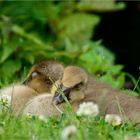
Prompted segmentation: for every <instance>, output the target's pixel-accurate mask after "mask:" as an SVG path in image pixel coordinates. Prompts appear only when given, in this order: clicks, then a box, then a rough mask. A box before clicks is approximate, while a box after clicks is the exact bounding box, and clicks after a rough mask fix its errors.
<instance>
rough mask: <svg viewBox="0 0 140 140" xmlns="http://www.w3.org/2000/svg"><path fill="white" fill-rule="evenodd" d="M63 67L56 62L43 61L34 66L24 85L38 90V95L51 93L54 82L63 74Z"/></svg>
mask: <svg viewBox="0 0 140 140" xmlns="http://www.w3.org/2000/svg"><path fill="white" fill-rule="evenodd" d="M63 69H64V67H63V65H62V64H61V63H59V62H56V61H42V62H40V63H38V64H36V65H34V66H33V67H32V68H31V70H30V72H29V74H28V77H27V79H26V80H25V81H24V82H23V84H24V85H27V86H29V87H30V88H32V89H34V90H36V91H37V92H38V93H43V92H50V89H51V87H52V85H53V82H52V81H54V82H55V81H57V80H58V79H59V78H60V77H62V74H63Z"/></svg>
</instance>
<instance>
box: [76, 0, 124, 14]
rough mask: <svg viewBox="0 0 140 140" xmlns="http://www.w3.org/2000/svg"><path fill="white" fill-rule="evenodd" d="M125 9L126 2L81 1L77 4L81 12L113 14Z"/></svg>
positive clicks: (111, 0)
mask: <svg viewBox="0 0 140 140" xmlns="http://www.w3.org/2000/svg"><path fill="white" fill-rule="evenodd" d="M125 7H126V5H125V3H124V2H118V3H115V1H114V0H108V1H105V0H104V1H103V0H102V1H101V0H80V2H78V3H77V9H78V10H79V11H98V12H112V11H118V10H123V9H124V8H125Z"/></svg>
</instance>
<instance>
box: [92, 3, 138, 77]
mask: <svg viewBox="0 0 140 140" xmlns="http://www.w3.org/2000/svg"><path fill="white" fill-rule="evenodd" d="M125 3H126V4H127V7H126V9H125V10H122V11H119V12H113V13H112V12H111V13H103V14H101V13H98V14H100V15H101V17H102V20H101V23H100V24H99V26H98V27H97V28H96V32H95V35H94V40H99V39H101V38H102V39H103V44H104V45H105V46H107V47H108V48H109V49H110V50H111V51H113V52H114V53H115V54H116V63H119V64H124V65H125V67H124V71H127V72H129V73H130V74H132V75H133V76H135V77H136V78H138V76H139V75H140V70H139V67H140V2H133V1H131V2H125Z"/></svg>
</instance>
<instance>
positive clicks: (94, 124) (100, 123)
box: [0, 111, 140, 140]
mask: <svg viewBox="0 0 140 140" xmlns="http://www.w3.org/2000/svg"><path fill="white" fill-rule="evenodd" d="M66 112H67V111H66ZM68 125H75V126H76V128H77V131H76V133H74V134H73V135H71V137H69V138H68V139H70V140H92V139H94V140H96V139H97V140H121V139H122V140H123V139H124V137H126V136H140V128H138V127H136V126H133V125H132V124H131V123H125V124H122V125H120V126H112V125H110V124H108V123H106V122H105V121H104V119H103V118H101V117H99V116H96V117H95V118H94V117H78V116H76V114H72V113H71V112H68V113H66V114H63V115H62V116H60V117H59V118H48V121H47V122H44V121H42V120H40V119H39V118H38V117H35V116H33V117H15V116H13V115H11V114H8V113H6V112H3V113H1V115H0V139H1V140H11V139H33V140H43V139H47V140H61V135H62V133H63V129H64V128H65V127H66V126H68Z"/></svg>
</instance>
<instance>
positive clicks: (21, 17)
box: [0, 0, 140, 91]
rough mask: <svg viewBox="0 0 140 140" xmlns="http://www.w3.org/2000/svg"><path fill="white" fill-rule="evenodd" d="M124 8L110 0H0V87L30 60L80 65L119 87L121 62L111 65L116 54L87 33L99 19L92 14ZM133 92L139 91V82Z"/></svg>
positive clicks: (20, 75) (19, 73)
mask: <svg viewBox="0 0 140 140" xmlns="http://www.w3.org/2000/svg"><path fill="white" fill-rule="evenodd" d="M125 7H126V6H125V4H124V3H122V2H117V3H115V2H114V0H110V1H107V2H105V1H100V0H93V1H88V0H80V1H67V2H61V1H47V0H46V1H45V0H44V1H29V2H27V1H14V2H13V1H0V87H2V86H4V85H7V84H9V83H14V82H17V81H18V80H23V79H24V77H25V76H26V75H27V72H28V70H29V68H30V67H31V66H32V65H33V64H34V63H37V62H39V61H41V60H46V59H55V60H58V61H62V62H63V63H64V64H66V65H68V64H74V65H79V66H82V67H84V68H85V69H86V70H87V71H88V72H89V73H90V74H92V75H96V76H97V77H98V78H99V79H101V80H103V81H105V82H107V83H109V84H111V85H112V86H113V87H115V88H123V87H124V83H125V76H126V73H125V72H122V68H123V65H118V64H114V62H115V56H114V54H113V53H112V52H110V51H109V50H108V49H106V48H105V47H104V46H103V45H102V38H101V39H100V40H98V41H92V40H91V37H92V38H93V39H94V32H95V29H96V27H97V25H98V24H99V23H100V20H101V17H100V16H99V15H97V14H95V13H96V12H102V13H103V12H113V11H118V10H123V9H124V8H125ZM130 77H131V76H130ZM131 79H132V81H133V82H134V83H136V80H135V79H134V78H133V77H131ZM136 90H137V91H140V89H139V87H138V86H137V88H136Z"/></svg>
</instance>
